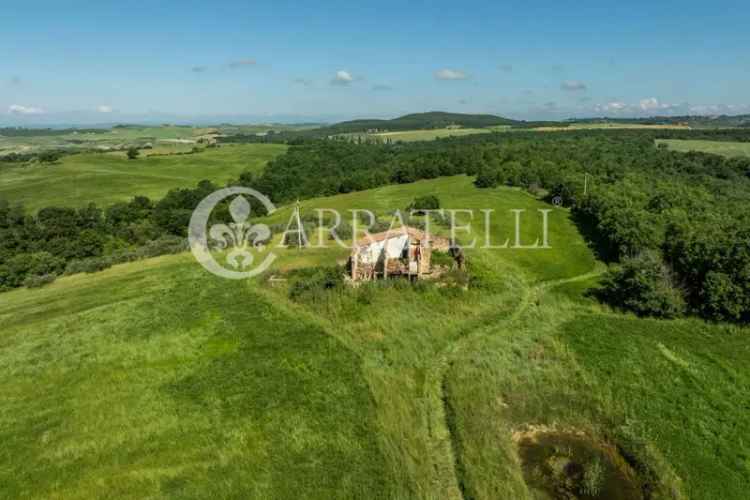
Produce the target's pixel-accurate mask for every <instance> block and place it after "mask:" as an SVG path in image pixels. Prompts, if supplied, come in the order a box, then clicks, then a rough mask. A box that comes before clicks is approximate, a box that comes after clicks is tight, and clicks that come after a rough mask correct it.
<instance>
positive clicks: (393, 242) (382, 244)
mask: <svg viewBox="0 0 750 500" xmlns="http://www.w3.org/2000/svg"><path fill="white" fill-rule="evenodd" d="M408 245H409V235H407V234H401V235H397V236H393V237H392V238H388V239H385V240H382V241H374V242H373V243H371V244H370V245H367V246H365V247H362V248H361V249H360V252H359V255H360V262H362V263H363V264H375V263H377V261H378V259H379V258H380V256H381V254H382V253H383V250H384V249H385V256H386V257H387V258H389V259H398V258H400V257H401V256H402V255H403V253H404V248H406V247H407V246H408Z"/></svg>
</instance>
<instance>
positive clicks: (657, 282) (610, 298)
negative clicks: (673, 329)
mask: <svg viewBox="0 0 750 500" xmlns="http://www.w3.org/2000/svg"><path fill="white" fill-rule="evenodd" d="M595 293H596V295H598V296H599V297H600V298H601V299H602V300H603V301H605V302H607V303H609V304H610V305H613V306H615V307H618V308H621V309H625V310H628V311H632V312H634V313H635V314H637V315H638V316H654V317H657V318H666V319H670V318H676V317H679V316H682V315H684V314H685V310H686V306H685V299H684V297H683V294H682V291H681V290H679V289H678V288H677V287H675V286H674V284H673V279H672V273H671V271H670V270H669V269H668V268H667V266H666V265H665V264H664V263H663V262H662V260H661V258H660V257H659V255H658V254H657V253H656V252H650V251H649V252H643V253H641V254H640V255H638V256H636V257H633V258H626V259H624V260H623V262H622V264H621V265H619V266H615V267H613V268H611V269H610V271H609V272H608V273H607V275H606V276H605V278H604V280H603V283H602V286H601V287H600V288H599V289H598V290H597V291H596V292H595Z"/></svg>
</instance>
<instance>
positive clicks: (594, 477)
mask: <svg viewBox="0 0 750 500" xmlns="http://www.w3.org/2000/svg"><path fill="white" fill-rule="evenodd" d="M518 447H519V454H520V457H521V463H522V466H523V472H524V479H525V480H526V484H527V486H528V487H529V490H531V491H532V492H533V493H534V495H535V498H537V499H539V500H541V499H547V500H549V499H554V500H576V499H580V500H589V499H594V500H605V499H606V500H643V499H644V495H643V492H642V489H641V482H640V481H639V479H638V477H637V476H636V474H635V472H634V471H633V469H632V468H631V467H630V466H629V465H628V464H627V462H626V461H625V460H624V459H623V458H622V456H621V455H620V454H619V453H618V452H617V449H616V448H614V447H613V446H611V445H607V444H604V443H597V442H595V441H593V440H591V439H589V438H588V437H586V436H582V435H578V434H573V433H561V432H551V431H550V432H543V433H534V434H533V435H528V436H525V437H522V438H521V439H520V440H519V441H518Z"/></svg>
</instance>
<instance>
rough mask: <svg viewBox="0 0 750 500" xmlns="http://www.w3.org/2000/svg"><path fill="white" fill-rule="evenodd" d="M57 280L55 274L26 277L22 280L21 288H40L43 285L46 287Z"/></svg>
mask: <svg viewBox="0 0 750 500" xmlns="http://www.w3.org/2000/svg"><path fill="white" fill-rule="evenodd" d="M56 279H57V275H56V274H42V275H34V276H27V277H26V279H25V280H23V286H25V287H26V288H41V287H43V286H44V285H48V284H50V283H52V282H53V281H55V280H56Z"/></svg>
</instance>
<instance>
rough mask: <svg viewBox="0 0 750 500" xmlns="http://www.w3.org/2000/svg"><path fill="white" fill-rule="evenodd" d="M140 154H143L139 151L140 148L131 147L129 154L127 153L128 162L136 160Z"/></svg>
mask: <svg viewBox="0 0 750 500" xmlns="http://www.w3.org/2000/svg"><path fill="white" fill-rule="evenodd" d="M140 154H141V152H140V151H138V148H136V147H130V148H128V153H127V155H128V160H135V159H136V158H138V156H139V155H140Z"/></svg>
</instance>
